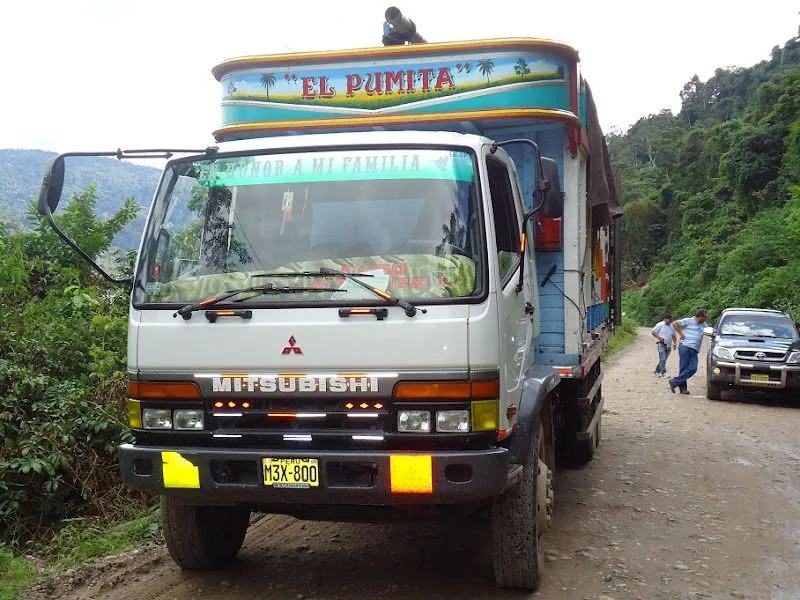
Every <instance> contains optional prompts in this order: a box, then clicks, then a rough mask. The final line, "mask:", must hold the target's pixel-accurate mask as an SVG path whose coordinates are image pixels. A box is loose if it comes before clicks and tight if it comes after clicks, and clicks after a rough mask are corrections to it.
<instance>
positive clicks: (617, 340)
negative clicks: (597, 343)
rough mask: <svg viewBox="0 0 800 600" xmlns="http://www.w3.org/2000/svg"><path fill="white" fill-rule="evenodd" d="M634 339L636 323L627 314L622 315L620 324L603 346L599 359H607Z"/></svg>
mask: <svg viewBox="0 0 800 600" xmlns="http://www.w3.org/2000/svg"><path fill="white" fill-rule="evenodd" d="M635 340H636V324H635V323H634V321H633V320H632V319H630V318H628V317H627V316H623V317H622V325H620V326H619V327H617V328H616V329H615V330H614V334H613V335H612V336H611V339H610V340H609V341H608V345H607V346H606V347H605V348H603V352H602V354H601V355H600V360H602V361H607V360H608V359H610V358H611V357H612V356H614V355H615V354H616V353H617V352H619V351H620V350H623V349H625V348H627V347H628V346H630V345H631V344H632V343H633V342H634V341H635Z"/></svg>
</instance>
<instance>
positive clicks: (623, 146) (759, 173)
mask: <svg viewBox="0 0 800 600" xmlns="http://www.w3.org/2000/svg"><path fill="white" fill-rule="evenodd" d="M680 95H681V100H682V109H681V112H680V113H679V114H678V115H676V116H673V115H672V114H671V113H670V112H669V111H665V112H662V113H659V114H658V115H651V116H649V117H646V118H643V119H641V120H640V121H639V122H638V123H636V124H635V125H634V126H633V127H631V129H630V130H629V131H628V132H626V133H625V134H624V135H612V136H609V150H610V152H611V154H612V160H613V162H614V164H615V166H616V167H617V168H619V169H620V170H621V171H622V173H621V174H622V182H623V191H622V200H623V210H624V217H623V285H624V286H625V287H626V288H627V289H629V290H633V289H635V290H637V291H636V292H633V293H631V292H629V293H628V294H627V298H628V299H627V305H628V307H629V308H630V314H631V315H632V316H633V317H634V318H636V319H637V320H639V321H640V322H642V323H643V324H646V325H649V324H652V323H653V322H655V321H657V320H658V319H659V318H660V315H661V314H662V313H663V312H671V313H672V314H674V315H676V316H678V315H681V316H683V315H687V314H691V313H692V312H693V311H694V310H696V309H697V308H705V309H707V310H708V311H709V312H710V315H711V316H712V318H713V317H714V316H715V315H716V314H717V313H718V312H719V311H721V310H722V309H723V308H725V307H726V306H732V305H738V306H742V305H747V306H763V307H775V308H781V309H784V310H789V311H792V312H794V314H795V316H796V317H798V318H800V302H799V301H798V293H799V292H798V289H800V286H798V282H800V277H798V275H799V274H800V273H799V272H800V239H799V238H798V236H797V235H796V228H797V225H796V218H797V217H796V215H797V214H798V211H800V205H798V200H797V199H798V195H800V192H798V190H800V188H797V187H794V188H793V187H792V186H797V185H798V183H800V36H799V37H797V38H795V39H793V40H789V41H788V42H787V43H786V44H785V45H784V46H783V48H779V47H776V49H774V50H773V52H772V58H771V60H769V61H764V62H762V63H759V64H758V65H755V66H753V67H750V68H746V69H744V68H734V69H717V70H716V72H715V74H714V76H713V77H712V78H711V79H709V80H708V81H707V82H702V81H700V80H699V78H697V77H693V78H692V79H691V80H690V81H689V82H688V83H687V84H686V85H685V86H684V89H683V91H682V92H681V94H680Z"/></svg>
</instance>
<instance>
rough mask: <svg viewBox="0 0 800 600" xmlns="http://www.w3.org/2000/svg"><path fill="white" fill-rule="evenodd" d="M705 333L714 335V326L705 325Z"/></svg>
mask: <svg viewBox="0 0 800 600" xmlns="http://www.w3.org/2000/svg"><path fill="white" fill-rule="evenodd" d="M703 335H714V328H713V327H705V328H704V329H703Z"/></svg>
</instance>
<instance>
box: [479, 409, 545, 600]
mask: <svg viewBox="0 0 800 600" xmlns="http://www.w3.org/2000/svg"><path fill="white" fill-rule="evenodd" d="M535 430H536V429H534V431H535ZM538 431H539V436H538V438H537V439H536V440H534V441H533V443H532V444H531V448H530V450H529V451H528V456H527V462H526V463H525V465H524V467H523V470H522V477H521V478H520V480H519V482H518V483H517V485H516V486H514V487H513V488H510V489H508V490H506V492H505V493H504V494H503V495H502V496H500V497H498V498H496V499H495V500H494V501H493V503H492V525H491V527H492V561H493V564H494V576H495V580H496V582H497V585H499V586H501V587H504V588H514V589H523V590H531V591H533V590H536V588H538V587H539V582H540V581H541V578H542V572H543V571H544V552H543V548H542V538H541V535H542V533H543V532H542V531H540V527H539V522H540V517H539V510H540V509H539V507H540V506H542V505H543V504H542V503H543V502H545V501H546V499H542V498H538V497H537V491H539V494H540V495H541V493H542V492H541V487H542V486H540V485H539V483H538V481H537V480H538V478H539V465H540V463H539V457H540V456H541V457H544V455H545V454H544V445H543V444H544V442H545V439H544V428H543V427H542V424H541V421H539V423H538ZM547 493H548V491H547V490H545V491H544V494H547ZM540 500H541V502H539V501H540Z"/></svg>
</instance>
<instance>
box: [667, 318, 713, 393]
mask: <svg viewBox="0 0 800 600" xmlns="http://www.w3.org/2000/svg"><path fill="white" fill-rule="evenodd" d="M705 322H706V311H704V310H698V311H697V312H696V313H694V316H693V317H686V318H685V319H679V320H678V321H675V322H674V323H673V324H672V325H673V326H674V327H675V333H677V334H678V337H679V338H680V340H681V341H680V343H679V344H678V365H679V367H678V368H679V372H678V376H677V377H673V378H672V379H670V380H669V389H670V390H671V391H672V393H673V394H674V393H675V388H679V389H680V391H681V394H688V393H689V389H688V388H687V387H686V382H687V381H688V380H689V378H690V377H691V376H692V375H694V374H695V373H696V372H697V354H698V353H699V352H700V345H701V344H702V343H703V329H705V327H704V326H703V323H705Z"/></svg>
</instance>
